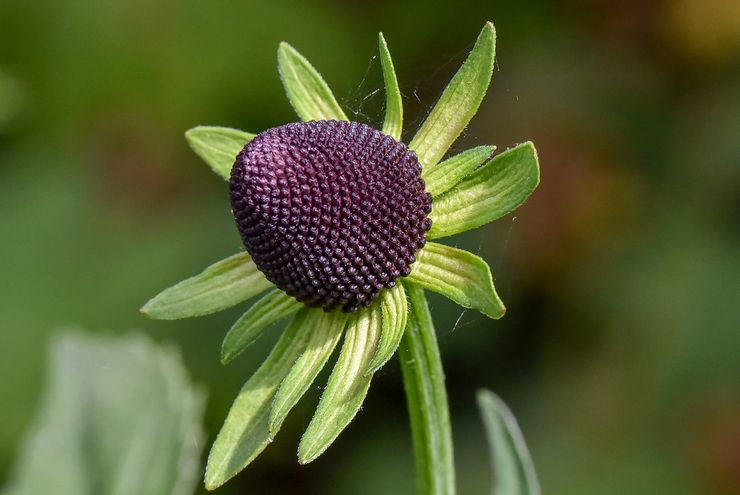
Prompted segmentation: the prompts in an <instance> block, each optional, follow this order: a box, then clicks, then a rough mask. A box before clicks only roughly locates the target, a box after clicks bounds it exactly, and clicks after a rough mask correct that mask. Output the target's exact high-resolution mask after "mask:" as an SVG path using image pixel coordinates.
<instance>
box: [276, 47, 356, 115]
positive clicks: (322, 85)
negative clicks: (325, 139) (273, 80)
mask: <svg viewBox="0 0 740 495" xmlns="http://www.w3.org/2000/svg"><path fill="white" fill-rule="evenodd" d="M278 71H279V72H280V80H281V81H282V82H283V87H284V88H285V92H286V94H287V95H288V99H289V100H290V104H291V105H293V108H294V109H295V112H296V113H297V114H298V116H299V117H300V118H301V120H349V119H347V116H346V115H345V114H344V111H342V108H341V107H340V106H339V103H337V100H336V98H334V94H333V93H332V92H331V89H329V85H328V84H326V81H324V78H323V77H321V74H319V73H318V71H317V70H316V69H314V68H313V65H311V64H310V63H309V61H308V60H306V58H305V57H304V56H303V55H301V54H300V53H298V50H296V49H295V48H293V47H292V46H290V45H289V44H288V43H285V42H282V43H280V47H279V48H278Z"/></svg>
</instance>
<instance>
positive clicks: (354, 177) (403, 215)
mask: <svg viewBox="0 0 740 495" xmlns="http://www.w3.org/2000/svg"><path fill="white" fill-rule="evenodd" d="M231 207H232V209H233V211H234V217H235V219H236V223H237V226H238V227H239V232H240V233H241V236H242V240H243V241H244V246H245V247H246V248H247V251H248V252H249V254H251V255H252V258H253V259H254V262H255V263H256V264H257V266H258V267H259V269H260V270H262V272H263V273H264V274H265V275H266V276H267V278H268V279H270V280H271V281H272V282H273V283H274V284H275V285H277V286H278V287H279V288H281V289H282V290H284V291H285V292H287V293H288V294H290V295H291V296H293V297H295V298H296V299H298V300H299V301H302V302H304V303H305V304H307V305H310V306H320V307H323V308H324V309H325V310H326V311H330V310H333V309H336V308H341V309H342V310H344V311H356V310H357V309H358V308H359V307H360V306H363V305H364V306H368V305H370V303H371V302H372V301H373V300H374V299H375V298H376V297H377V296H378V293H379V292H380V291H381V290H382V289H383V288H385V287H392V286H393V285H394V284H395V281H396V279H397V278H398V277H401V276H405V275H408V274H409V271H410V267H411V264H412V263H413V262H414V259H415V258H414V254H415V253H416V251H417V250H418V249H419V248H421V247H422V246H423V245H424V238H425V236H426V233H427V231H428V230H429V228H430V227H431V225H432V222H431V220H430V219H429V218H428V215H429V213H430V212H431V209H432V197H431V196H430V195H429V194H428V193H427V192H425V190H424V181H423V180H422V179H421V166H420V165H419V162H418V160H417V159H416V155H415V154H414V153H413V152H412V151H410V150H409V149H408V148H407V147H406V145H404V144H402V143H399V142H398V141H396V140H395V139H393V138H391V137H390V136H386V135H385V134H383V133H382V132H380V131H377V130H375V129H373V128H371V127H369V126H366V125H365V124H358V123H356V122H337V121H317V122H302V123H294V124H288V125H284V126H280V127H275V128H273V129H269V130H267V131H265V132H263V133H261V134H259V135H258V136H257V137H255V138H254V139H253V140H252V141H251V142H250V143H249V144H247V145H246V146H245V147H244V149H243V150H242V151H241V153H239V156H237V158H236V162H235V163H234V167H233V169H232V171H231Z"/></svg>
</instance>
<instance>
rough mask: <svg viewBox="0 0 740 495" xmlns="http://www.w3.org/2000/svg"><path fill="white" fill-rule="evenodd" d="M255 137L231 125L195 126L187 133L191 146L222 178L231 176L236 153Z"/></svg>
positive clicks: (227, 178) (186, 136)
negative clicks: (230, 126) (232, 127)
mask: <svg viewBox="0 0 740 495" xmlns="http://www.w3.org/2000/svg"><path fill="white" fill-rule="evenodd" d="M252 138H254V134H249V133H248V132H244V131H240V130H238V129H231V128H229V127H210V126H198V127H193V128H192V129H190V130H189V131H187V132H186V133H185V139H187V141H188V144H190V147H191V148H192V149H193V151H195V153H196V154H197V155H198V156H199V157H201V158H202V159H203V161H205V162H206V163H207V164H208V166H209V167H211V169H213V171H214V172H216V173H217V174H218V175H220V176H221V177H222V178H224V179H226V180H229V179H230V178H231V167H233V166H234V161H235V160H236V155H238V154H239V152H240V151H241V150H242V148H244V146H245V145H246V144H247V143H248V142H250V141H251V140H252Z"/></svg>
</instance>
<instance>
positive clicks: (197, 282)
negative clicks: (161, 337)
mask: <svg viewBox="0 0 740 495" xmlns="http://www.w3.org/2000/svg"><path fill="white" fill-rule="evenodd" d="M270 287H272V283H271V282H270V281H269V280H267V279H266V278H265V276H264V275H263V274H262V272H260V271H259V269H258V268H257V265H255V264H254V262H253V261H252V258H251V257H250V256H249V254H248V253H246V252H244V253H239V254H235V255H233V256H230V257H228V258H226V259H223V260H221V261H219V262H217V263H214V264H213V265H211V266H209V267H207V268H206V269H205V270H203V271H202V272H201V273H199V274H198V275H195V276H193V277H190V278H188V279H186V280H183V281H182V282H180V283H178V284H176V285H173V286H172V287H170V288H169V289H165V290H164V291H162V292H160V293H159V294H157V295H156V296H154V297H153V298H152V299H151V300H149V302H147V303H146V304H145V305H144V307H142V308H141V312H142V313H143V314H145V315H146V316H148V317H149V318H154V319H159V320H177V319H180V318H189V317H192V316H202V315H206V314H210V313H215V312H217V311H221V310H223V309H226V308H230V307H232V306H234V305H236V304H239V303H240V302H243V301H246V300H247V299H249V298H251V297H254V296H256V295H258V294H260V293H261V292H263V291H265V290H267V289H269V288H270Z"/></svg>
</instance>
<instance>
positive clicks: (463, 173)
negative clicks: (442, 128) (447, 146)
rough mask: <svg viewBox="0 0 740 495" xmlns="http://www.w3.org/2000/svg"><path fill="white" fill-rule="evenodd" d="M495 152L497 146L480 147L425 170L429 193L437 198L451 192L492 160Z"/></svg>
mask: <svg viewBox="0 0 740 495" xmlns="http://www.w3.org/2000/svg"><path fill="white" fill-rule="evenodd" d="M495 150H496V147H495V146H478V147H476V148H471V149H469V150H467V151H463V152H462V153H460V154H457V155H455V156H453V157H451V158H448V159H447V160H445V161H443V162H440V163H438V164H437V165H435V166H433V167H427V168H425V169H423V170H422V174H421V178H422V179H424V183H425V184H426V190H427V192H428V193H429V194H431V195H432V196H433V197H435V198H436V197H437V196H439V195H440V194H442V193H445V192H447V191H449V190H450V189H452V188H453V187H455V186H456V185H457V184H458V183H459V182H460V181H461V180H463V179H464V178H465V177H467V176H468V175H470V174H471V173H472V172H473V171H474V170H475V169H476V168H478V167H480V166H481V165H482V164H483V163H485V162H486V161H487V160H488V159H489V158H491V155H493V152H494V151H495Z"/></svg>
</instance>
